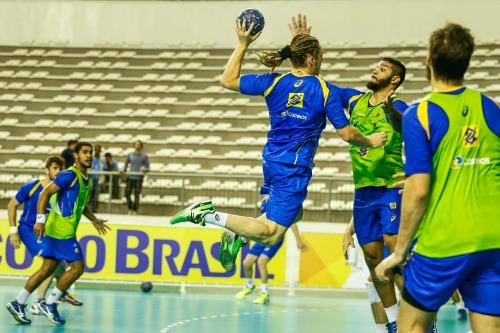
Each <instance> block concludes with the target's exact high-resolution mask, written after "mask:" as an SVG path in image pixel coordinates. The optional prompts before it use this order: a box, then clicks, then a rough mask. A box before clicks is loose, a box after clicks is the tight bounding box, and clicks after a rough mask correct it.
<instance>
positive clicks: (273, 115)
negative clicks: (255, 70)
mask: <svg viewBox="0 0 500 333" xmlns="http://www.w3.org/2000/svg"><path fill="white" fill-rule="evenodd" d="M240 91H241V93H242V94H245V95H262V96H264V98H265V100H266V103H267V107H268V110H269V118H270V125H271V129H270V130H269V132H268V135H267V143H266V145H265V146H264V149H263V152H262V157H263V158H264V159H265V160H268V161H273V162H280V163H284V164H292V165H301V166H307V167H312V166H313V158H314V154H315V153H316V149H317V147H318V141H319V138H320V136H321V132H322V131H323V129H324V128H325V125H326V119H327V118H328V119H329V120H330V122H331V123H332V124H333V126H334V127H335V128H337V129H340V128H343V127H345V126H347V125H349V121H348V120H347V117H346V115H345V114H344V111H343V105H344V104H346V103H347V101H346V100H345V97H344V96H343V95H342V91H341V89H340V88H338V87H336V86H334V85H333V84H331V83H329V82H326V81H325V80H323V79H321V78H319V77H318V76H314V75H309V76H295V75H294V74H292V73H287V74H283V75H282V74H279V73H274V72H273V73H266V74H247V75H242V76H241V78H240ZM343 99H344V100H343Z"/></svg>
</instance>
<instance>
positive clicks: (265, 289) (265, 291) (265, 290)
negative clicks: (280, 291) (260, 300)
mask: <svg viewBox="0 0 500 333" xmlns="http://www.w3.org/2000/svg"><path fill="white" fill-rule="evenodd" d="M260 291H262V293H263V294H269V287H268V286H267V283H262V284H261V285H260Z"/></svg>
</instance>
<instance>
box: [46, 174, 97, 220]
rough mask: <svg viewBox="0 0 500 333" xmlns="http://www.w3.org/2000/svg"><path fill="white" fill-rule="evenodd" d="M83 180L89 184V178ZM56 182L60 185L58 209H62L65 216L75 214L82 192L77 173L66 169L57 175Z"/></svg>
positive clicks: (61, 211)
mask: <svg viewBox="0 0 500 333" xmlns="http://www.w3.org/2000/svg"><path fill="white" fill-rule="evenodd" d="M83 182H84V183H85V184H86V185H88V182H89V179H88V178H87V179H85V178H83ZM54 183H55V184H56V185H57V186H58V187H59V192H58V196H57V205H58V210H60V213H61V215H62V216H63V217H69V216H71V215H72V214H73V209H74V207H75V203H76V200H77V198H78V194H79V193H80V185H79V183H78V179H77V177H76V174H75V173H74V172H73V171H70V170H65V171H63V172H61V173H60V174H59V175H57V177H56V179H54Z"/></svg>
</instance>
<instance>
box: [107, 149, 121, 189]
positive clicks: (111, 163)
mask: <svg viewBox="0 0 500 333" xmlns="http://www.w3.org/2000/svg"><path fill="white" fill-rule="evenodd" d="M103 170H104V171H119V169H118V161H117V160H114V159H113V156H112V155H111V153H106V154H104V164H103ZM119 181H120V177H119V176H118V175H106V177H105V181H104V182H105V184H106V186H111V199H118V198H119V196H120V195H119V192H120V187H119V184H120V183H119ZM107 192H109V187H107Z"/></svg>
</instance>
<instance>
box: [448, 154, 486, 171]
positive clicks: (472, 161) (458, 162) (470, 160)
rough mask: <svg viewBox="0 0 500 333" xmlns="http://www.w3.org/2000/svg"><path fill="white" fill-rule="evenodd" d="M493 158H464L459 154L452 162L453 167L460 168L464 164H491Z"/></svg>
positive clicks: (465, 165)
mask: <svg viewBox="0 0 500 333" xmlns="http://www.w3.org/2000/svg"><path fill="white" fill-rule="evenodd" d="M490 163H491V160H490V158H489V157H480V158H463V157H462V156H457V157H455V159H454V160H453V162H452V163H451V168H452V169H458V168H460V167H462V166H464V167H468V166H475V165H489V164H490Z"/></svg>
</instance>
